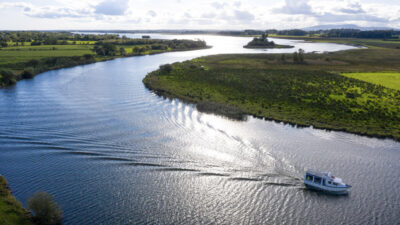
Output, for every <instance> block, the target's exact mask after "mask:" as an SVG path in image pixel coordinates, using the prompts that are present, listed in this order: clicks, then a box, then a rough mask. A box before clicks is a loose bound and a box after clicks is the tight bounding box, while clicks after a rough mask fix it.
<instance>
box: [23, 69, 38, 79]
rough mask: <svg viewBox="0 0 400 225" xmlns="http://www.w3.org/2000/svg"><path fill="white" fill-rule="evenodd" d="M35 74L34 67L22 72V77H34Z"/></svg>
mask: <svg viewBox="0 0 400 225" xmlns="http://www.w3.org/2000/svg"><path fill="white" fill-rule="evenodd" d="M34 76H35V72H34V71H33V69H32V68H27V69H25V70H24V71H23V72H22V74H21V77H22V79H32V78H33V77H34Z"/></svg>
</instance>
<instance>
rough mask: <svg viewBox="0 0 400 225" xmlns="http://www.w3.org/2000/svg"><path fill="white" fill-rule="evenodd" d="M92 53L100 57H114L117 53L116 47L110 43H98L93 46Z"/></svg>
mask: <svg viewBox="0 0 400 225" xmlns="http://www.w3.org/2000/svg"><path fill="white" fill-rule="evenodd" d="M93 51H94V52H96V54H97V55H100V56H115V54H116V53H117V46H115V45H114V44H112V43H101V42H99V43H98V44H97V45H96V46H94V48H93Z"/></svg>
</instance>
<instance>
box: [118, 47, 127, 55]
mask: <svg viewBox="0 0 400 225" xmlns="http://www.w3.org/2000/svg"><path fill="white" fill-rule="evenodd" d="M119 53H120V54H121V55H126V51H125V48H123V47H121V48H119Z"/></svg>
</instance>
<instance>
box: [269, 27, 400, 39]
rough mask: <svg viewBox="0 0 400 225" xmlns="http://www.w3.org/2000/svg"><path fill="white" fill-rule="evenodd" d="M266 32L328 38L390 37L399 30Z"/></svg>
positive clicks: (399, 33) (294, 30) (399, 32)
mask: <svg viewBox="0 0 400 225" xmlns="http://www.w3.org/2000/svg"><path fill="white" fill-rule="evenodd" d="M266 32H267V33H268V34H277V35H288V36H313V35H318V36H320V37H328V38H372V39H390V38H394V37H395V36H396V35H400V31H396V30H371V31H362V30H359V29H330V30H316V31H304V30H300V29H291V30H267V31H266Z"/></svg>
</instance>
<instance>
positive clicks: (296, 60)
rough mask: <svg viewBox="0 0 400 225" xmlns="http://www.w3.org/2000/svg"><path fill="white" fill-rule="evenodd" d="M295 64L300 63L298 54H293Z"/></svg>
mask: <svg viewBox="0 0 400 225" xmlns="http://www.w3.org/2000/svg"><path fill="white" fill-rule="evenodd" d="M293 62H295V63H298V62H299V55H298V53H297V52H294V53H293Z"/></svg>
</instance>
